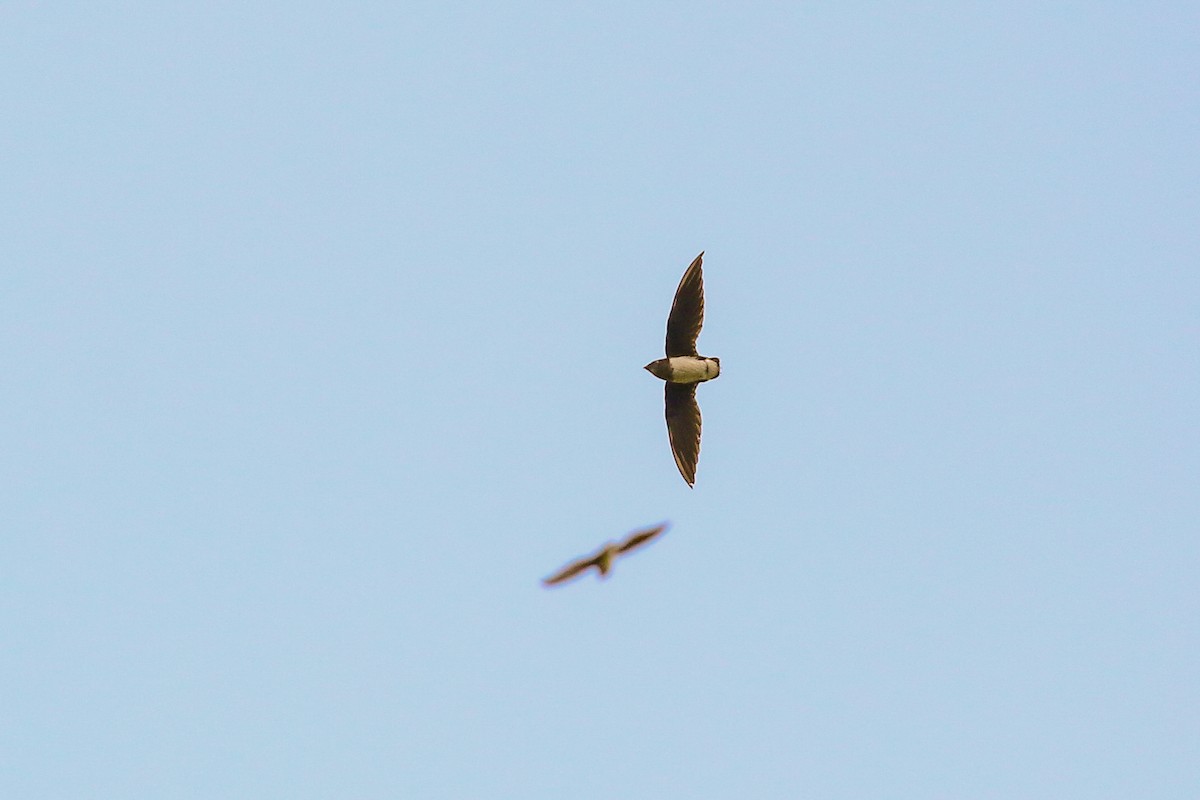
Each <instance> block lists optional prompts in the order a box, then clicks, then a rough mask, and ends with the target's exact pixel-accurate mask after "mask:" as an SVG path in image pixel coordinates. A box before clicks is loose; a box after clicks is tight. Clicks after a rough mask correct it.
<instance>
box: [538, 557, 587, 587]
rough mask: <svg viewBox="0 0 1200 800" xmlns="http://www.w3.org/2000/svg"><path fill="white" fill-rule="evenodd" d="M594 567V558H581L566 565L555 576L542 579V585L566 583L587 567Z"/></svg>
mask: <svg viewBox="0 0 1200 800" xmlns="http://www.w3.org/2000/svg"><path fill="white" fill-rule="evenodd" d="M594 566H596V559H595V557H594V556H588V557H587V558H581V559H579V560H578V561H573V562H571V563H570V564H567V565H566V566H565V567H563V568H562V569H561V570H559V571H558V572H556V573H555V574H553V575H551V576H550V577H549V578H544V579H542V584H543V585H544V586H557V585H558V584H560V583H564V582H566V581H569V580H571V578H574V577H575V576H576V575H578V574H579V573H581V572H583V571H584V570H586V569H587V568H588V567H594Z"/></svg>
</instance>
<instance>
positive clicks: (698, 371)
mask: <svg viewBox="0 0 1200 800" xmlns="http://www.w3.org/2000/svg"><path fill="white" fill-rule="evenodd" d="M646 369H648V370H650V374H651V375H653V376H654V377H656V378H662V379H663V380H664V381H667V382H668V383H700V382H701V381H710V380H712V379H713V378H715V377H717V376H718V375H720V374H721V360H720V359H717V358H703V357H701V356H675V357H674V358H660V359H659V360H658V361H651V362H650V363H649V364H647V365H646Z"/></svg>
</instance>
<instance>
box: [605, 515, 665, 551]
mask: <svg viewBox="0 0 1200 800" xmlns="http://www.w3.org/2000/svg"><path fill="white" fill-rule="evenodd" d="M668 524H669V523H666V522H663V523H661V524H659V525H655V526H654V527H653V528H646V529H645V530H641V531H637V532H635V533H631V534H630V535H629V537H628V538H626V539H625V541H623V542H621V546H620V547H618V548H617V552H618V553H628V552H629V551H630V550H632V549H634V548H635V547H641V546H642V545H644V544H645V543H646V542H648V541H650V540H651V539H653V538H655V537H656V536H658V535H659V534H660V533H662V532H663V531H665V530H666V529H667V525H668Z"/></svg>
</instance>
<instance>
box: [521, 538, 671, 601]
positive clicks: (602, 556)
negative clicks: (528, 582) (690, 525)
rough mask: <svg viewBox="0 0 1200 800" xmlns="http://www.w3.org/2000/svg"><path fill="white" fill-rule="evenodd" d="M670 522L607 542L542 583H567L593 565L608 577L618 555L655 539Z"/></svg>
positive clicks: (552, 584)
mask: <svg viewBox="0 0 1200 800" xmlns="http://www.w3.org/2000/svg"><path fill="white" fill-rule="evenodd" d="M668 524H669V523H666V522H663V523H661V524H659V525H655V526H654V527H652V528H646V529H644V530H640V531H636V532H634V533H631V534H630V535H629V536H627V537H626V538H625V540H624V541H622V542H605V543H604V545H603V546H602V547H601V548H600V549H599V550H597V551H596V552H594V553H592V554H591V555H590V556H585V557H584V558H581V559H579V560H577V561H572V562H571V563H570V564H567V565H566V566H565V567H563V568H562V569H560V570H559V571H558V572H556V573H554V574H553V575H551V576H550V577H549V578H546V579H544V580H543V581H542V583H543V584H544V585H546V586H557V585H558V584H560V583H565V582H566V581H569V580H570V579H571V578H574V577H576V576H578V575H581V574H582V573H584V572H586V571H587V570H589V569H591V568H592V567H595V568H596V570H597V571H598V572H599V573H600V577H601V578H607V577H608V573H609V572H611V571H612V567H613V562H615V561H616V560H617V557H618V556H621V555H624V554H625V553H628V552H629V551H630V550H633V549H634V548H636V547H641V546H642V545H644V544H646V543H647V542H649V541H650V540H651V539H654V538H655V537H657V536H658V535H659V534H661V533H662V532H663V531H665V530H666V529H667V526H668Z"/></svg>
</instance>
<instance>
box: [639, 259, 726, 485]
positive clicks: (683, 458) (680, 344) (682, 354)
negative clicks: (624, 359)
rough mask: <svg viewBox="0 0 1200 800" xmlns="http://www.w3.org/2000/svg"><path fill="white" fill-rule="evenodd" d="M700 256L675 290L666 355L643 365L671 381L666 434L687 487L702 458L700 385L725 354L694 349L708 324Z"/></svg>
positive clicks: (712, 374) (715, 372) (714, 371)
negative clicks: (708, 353)
mask: <svg viewBox="0 0 1200 800" xmlns="http://www.w3.org/2000/svg"><path fill="white" fill-rule="evenodd" d="M703 259H704V253H700V255H698V256H696V260H695V261H693V262H692V263H691V265H690V266H689V267H688V268H687V271H686V272H684V273H683V278H681V279H680V281H679V288H677V289H676V290H675V302H674V303H672V304H671V314H670V316H669V317H667V342H666V350H667V357H666V358H660V359H658V360H657V361H651V362H650V363H649V364H647V365H646V366H645V369H647V370H649V372H650V374H651V375H653V376H654V377H656V378H661V379H662V380H664V381H666V382H667V386H666V403H665V404H666V411H667V434H668V436H669V437H670V439H671V454H672V455H673V456H674V457H675V466H677V467H678V468H679V474H680V475H682V476H683V479H684V480H685V481H687V485H688V486H693V485H695V483H696V462H697V461H699V459H700V428H701V418H700V406H699V405H697V403H696V386H697V385H698V384H700V383H703V382H704V381H710V380H712V379H713V378H715V377H717V376H718V375H720V374H721V359H719V358H710V357H708V356H702V355H700V354H699V353H697V352H696V339H697V338H699V336H700V328H701V327H702V326H703V325H704V275H703V272H702V270H701V262H702V261H703Z"/></svg>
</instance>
